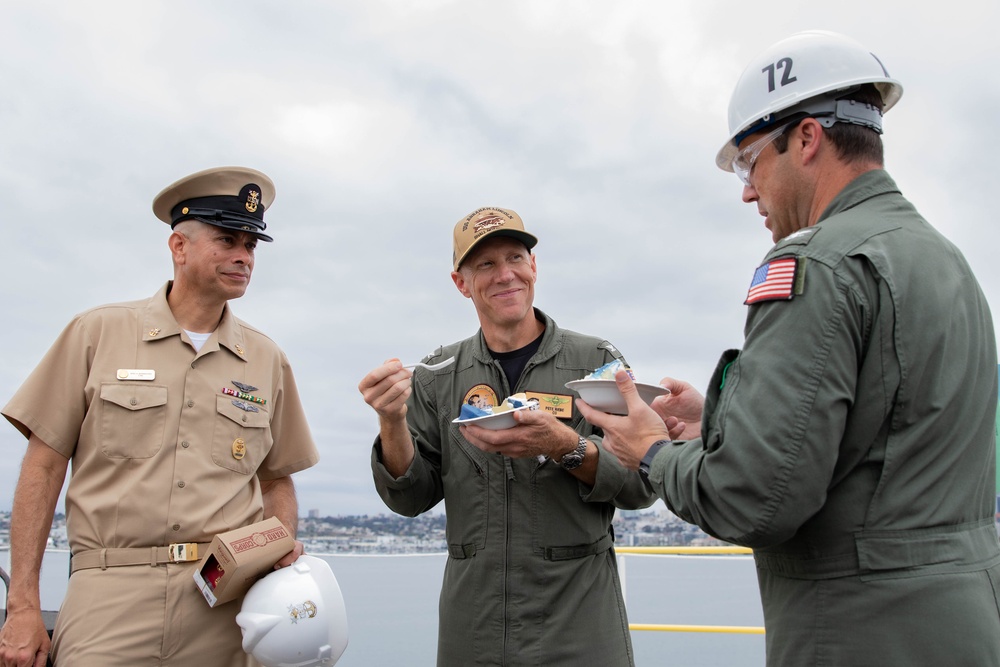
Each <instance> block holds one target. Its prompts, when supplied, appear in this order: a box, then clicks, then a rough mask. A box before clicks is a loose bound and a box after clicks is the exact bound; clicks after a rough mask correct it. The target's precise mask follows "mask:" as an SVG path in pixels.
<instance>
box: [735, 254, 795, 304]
mask: <svg viewBox="0 0 1000 667" xmlns="http://www.w3.org/2000/svg"><path fill="white" fill-rule="evenodd" d="M797 261H798V258H797V257H784V258H782V259H775V260H772V261H770V262H768V263H767V264H764V265H763V266H760V267H758V268H757V270H756V271H755V272H754V274H753V280H751V281H750V291H749V292H747V300H746V301H744V302H743V303H745V304H746V305H748V306H749V305H750V304H752V303H757V302H758V301H777V300H782V299H783V300H786V301H787V300H788V299H791V298H792V296H793V289H794V287H795V267H796V266H797Z"/></svg>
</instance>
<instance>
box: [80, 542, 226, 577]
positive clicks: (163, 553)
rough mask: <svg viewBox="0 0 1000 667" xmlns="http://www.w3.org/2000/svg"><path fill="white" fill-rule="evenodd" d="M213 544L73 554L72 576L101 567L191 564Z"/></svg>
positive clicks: (174, 545)
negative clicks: (77, 572)
mask: <svg viewBox="0 0 1000 667" xmlns="http://www.w3.org/2000/svg"><path fill="white" fill-rule="evenodd" d="M210 544H211V542H201V543H199V542H181V543H177V544H171V545H169V546H166V547H132V548H126V549H90V550H88V551H82V552H80V553H78V554H73V558H72V561H71V565H70V574H72V573H73V572H76V571H77V570H88V569H91V568H95V567H99V568H101V569H102V570H106V569H108V568H109V567H125V566H128V565H149V566H150V567H156V566H157V565H163V564H165V563H190V562H194V561H196V560H198V550H199V549H207V548H208V546H209V545H210Z"/></svg>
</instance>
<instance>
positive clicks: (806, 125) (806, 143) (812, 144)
mask: <svg viewBox="0 0 1000 667" xmlns="http://www.w3.org/2000/svg"><path fill="white" fill-rule="evenodd" d="M792 141H794V142H796V145H795V148H797V149H798V152H800V153H801V158H800V160H801V163H802V164H803V165H806V164H809V163H810V162H812V161H813V160H815V159H816V155H817V154H818V153H819V149H820V146H822V145H823V142H824V141H826V136H825V135H824V134H823V126H822V125H820V123H819V121H818V120H816V119H815V118H806V119H805V120H803V121H802V122H801V123H799V124H798V126H797V127H796V128H795V134H794V135H793V138H792Z"/></svg>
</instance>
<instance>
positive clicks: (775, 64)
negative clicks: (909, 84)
mask: <svg viewBox="0 0 1000 667" xmlns="http://www.w3.org/2000/svg"><path fill="white" fill-rule="evenodd" d="M865 83H871V84H874V85H875V87H876V88H877V89H878V91H879V93H881V94H882V105H883V107H882V113H885V112H886V111H888V110H889V109H891V108H892V106H893V105H894V104H895V103H896V102H897V101H899V98H900V97H901V96H902V95H903V86H902V85H901V84H900V83H899V82H898V81H896V80H895V79H892V78H890V77H889V73H888V72H887V71H886V69H885V67H884V66H883V65H882V61H880V60H879V59H878V58H877V57H876V56H875V54H874V53H871V52H870V51H868V49H866V48H864V47H863V46H861V44H859V43H858V42H856V41H854V40H853V39H851V38H849V37H845V36H844V35H840V34H837V33H834V32H828V31H824V30H809V31H806V32H800V33H797V34H795V35H792V36H791V37H788V38H786V39H783V40H781V41H780V42H778V43H776V44H774V45H773V46H771V47H770V48H769V49H767V50H766V51H764V52H763V53H762V54H760V55H759V56H757V57H756V58H755V59H754V60H753V61H752V62H751V63H750V65H748V66H747V68H746V69H745V70H744V71H743V74H742V75H741V76H740V79H739V81H738V82H737V83H736V89H735V90H734V91H733V96H732V98H730V100H729V139H728V140H727V141H726V144H725V145H724V146H723V147H722V149H721V150H720V151H719V154H718V155H717V156H716V157H715V163H716V164H717V165H718V166H719V167H720V168H721V169H724V170H725V171H732V170H733V165H732V163H733V158H734V157H735V156H736V153H737V146H738V145H739V143H740V141H742V140H743V139H744V138H745V137H746V136H747V135H749V134H752V133H754V132H757V131H758V130H762V129H764V128H765V127H768V126H769V125H774V124H775V123H776V122H778V121H780V120H783V119H785V118H788V117H789V116H791V115H793V114H803V115H811V116H814V117H818V118H820V120H821V122H822V121H825V122H823V124H824V125H825V126H826V127H830V126H831V125H833V124H834V123H836V122H850V123H856V124H859V125H864V126H866V127H871V128H872V129H874V130H876V131H878V132H879V133H881V131H882V115H881V113H879V112H878V110H877V109H872V108H870V107H866V105H851V104H850V103H849V102H847V101H844V100H841V101H840V102H839V103H838V101H837V98H838V97H841V96H843V95H844V94H846V93H848V92H850V89H852V88H856V87H858V86H860V85H861V84H865Z"/></svg>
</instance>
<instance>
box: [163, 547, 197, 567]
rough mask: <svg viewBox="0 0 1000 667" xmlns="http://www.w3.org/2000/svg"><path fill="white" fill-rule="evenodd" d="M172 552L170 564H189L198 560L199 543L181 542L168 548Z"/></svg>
mask: <svg viewBox="0 0 1000 667" xmlns="http://www.w3.org/2000/svg"><path fill="white" fill-rule="evenodd" d="M167 549H168V550H169V551H170V556H169V558H170V562H171V563H189V562H191V561H193V560H198V543H197V542H180V543H174V544H171V545H170V546H168V547H167Z"/></svg>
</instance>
